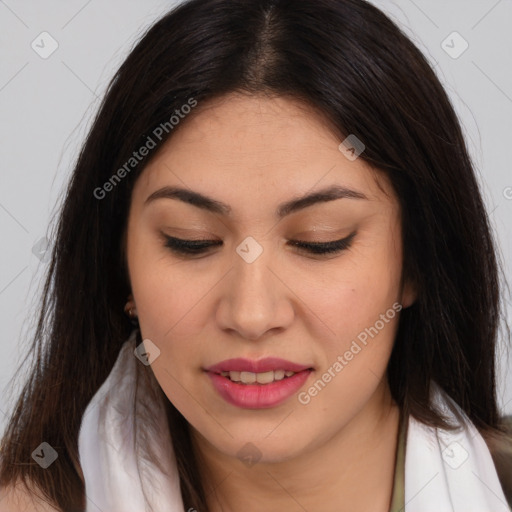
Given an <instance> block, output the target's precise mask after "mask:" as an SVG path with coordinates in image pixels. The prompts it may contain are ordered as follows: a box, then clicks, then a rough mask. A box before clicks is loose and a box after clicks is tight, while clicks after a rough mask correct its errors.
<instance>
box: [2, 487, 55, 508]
mask: <svg viewBox="0 0 512 512" xmlns="http://www.w3.org/2000/svg"><path fill="white" fill-rule="evenodd" d="M0 512H60V511H59V509H56V508H53V507H52V506H50V505H49V504H48V503H46V502H45V501H43V500H41V499H40V498H38V497H37V496H35V495H34V494H32V493H31V492H29V490H28V489H27V488H26V487H25V486H24V485H22V484H21V483H20V484H17V485H10V486H8V487H1V488H0Z"/></svg>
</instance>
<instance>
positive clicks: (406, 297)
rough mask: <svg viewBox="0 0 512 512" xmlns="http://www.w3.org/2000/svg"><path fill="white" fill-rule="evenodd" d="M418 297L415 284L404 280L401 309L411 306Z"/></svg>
mask: <svg viewBox="0 0 512 512" xmlns="http://www.w3.org/2000/svg"><path fill="white" fill-rule="evenodd" d="M417 297H418V293H417V288H416V285H414V284H413V283H411V281H410V280H406V281H405V283H404V285H403V286H402V296H401V302H400V303H401V304H402V307H403V309H405V308H408V307H410V306H412V305H413V304H414V303H415V302H416V299H417Z"/></svg>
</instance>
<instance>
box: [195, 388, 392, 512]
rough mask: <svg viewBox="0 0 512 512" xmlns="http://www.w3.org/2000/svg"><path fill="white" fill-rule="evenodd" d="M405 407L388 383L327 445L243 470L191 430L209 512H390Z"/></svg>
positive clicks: (234, 459)
mask: <svg viewBox="0 0 512 512" xmlns="http://www.w3.org/2000/svg"><path fill="white" fill-rule="evenodd" d="M399 418H400V411H399V408H398V406H397V405H396V403H395V402H394V401H393V400H392V399H391V395H390V392H389V388H388V387H387V383H386V385H383V386H381V387H380V388H379V390H378V391H376V393H375V394H374V395H373V396H372V399H371V400H370V402H369V403H367V404H366V405H365V407H364V408H363V409H362V410H361V411H360V412H359V413H358V414H357V415H356V416H355V417H353V418H352V419H351V420H350V422H349V423H347V424H346V425H344V426H343V428H341V429H340V430H339V431H338V432H337V433H336V434H335V435H334V436H333V437H332V438H330V439H329V441H328V442H326V443H324V444H323V445H321V446H320V447H319V448H317V449H316V450H314V451H310V452H307V453H303V454H301V455H300V456H298V457H295V458H294V459H293V460H286V461H283V462H274V463H258V464H255V465H254V466H252V467H242V468H241V467H240V461H239V460H238V459H236V458H233V457H230V456H227V455H225V454H223V453H222V452H220V451H218V450H217V449H216V448H215V447H213V446H212V445H211V444H209V443H208V442H207V441H206V440H205V439H204V438H203V437H202V436H200V435H197V433H196V432H195V431H194V430H193V429H192V430H191V433H192V442H193V445H194V450H195V452H196V453H198V454H199V456H200V459H201V464H200V468H201V469H200V471H201V478H202V480H203V483H204V486H205V489H206V493H207V501H208V508H209V510H210V512H234V511H237V510H244V511H246V512H259V511H261V510H290V511H292V510H293V511H295V510H297V511H304V510H322V511H324V512H331V511H332V512H349V511H350V512H359V511H361V512H363V511H368V510H372V511H374V512H388V510H389V506H390V502H391V495H392V488H393V477H394V469H395V455H396V449H397V439H398V429H399Z"/></svg>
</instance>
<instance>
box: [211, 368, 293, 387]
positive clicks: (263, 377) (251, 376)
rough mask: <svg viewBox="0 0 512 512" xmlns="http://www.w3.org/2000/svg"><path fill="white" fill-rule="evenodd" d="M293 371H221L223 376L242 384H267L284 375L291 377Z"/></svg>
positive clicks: (281, 378)
mask: <svg viewBox="0 0 512 512" xmlns="http://www.w3.org/2000/svg"><path fill="white" fill-rule="evenodd" d="M294 374H295V372H292V371H289V370H286V371H285V370H270V371H269V372H263V373H253V372H221V375H222V376H223V377H229V378H230V379H231V380H232V381H234V382H241V383H242V384H254V383H255V382H257V383H258V384H269V383H270V382H273V381H275V380H283V379H284V378H285V376H286V377H291V376H292V375H294Z"/></svg>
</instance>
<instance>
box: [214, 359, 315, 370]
mask: <svg viewBox="0 0 512 512" xmlns="http://www.w3.org/2000/svg"><path fill="white" fill-rule="evenodd" d="M309 368H311V366H308V365H303V364H297V363H292V362H291V361H286V360H285V359H280V358H278V357H266V358H265V359H260V360H258V361H251V360H250V359H243V358H235V359H226V360H225V361H221V362H220V363H217V364H214V365H213V366H209V367H208V368H206V371H208V372H212V373H218V374H220V373H222V372H251V373H265V372H270V371H276V370H284V371H285V372H286V371H291V372H294V373H298V372H301V371H303V370H308V369H309Z"/></svg>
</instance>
